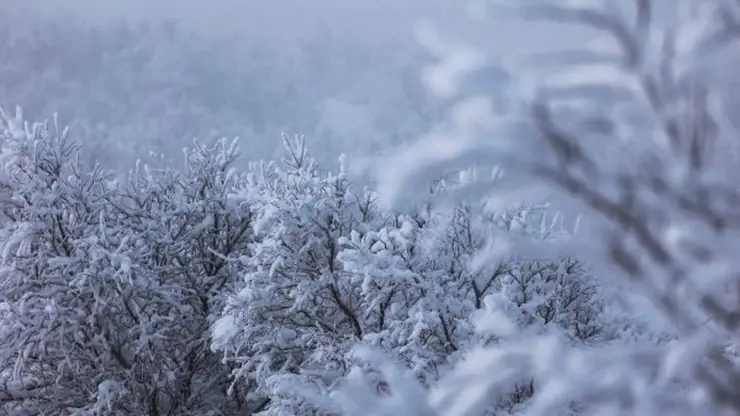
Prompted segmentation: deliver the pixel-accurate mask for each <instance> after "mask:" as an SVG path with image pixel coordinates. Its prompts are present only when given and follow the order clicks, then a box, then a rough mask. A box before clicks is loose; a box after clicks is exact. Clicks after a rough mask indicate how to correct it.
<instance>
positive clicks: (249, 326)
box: [213, 139, 606, 414]
mask: <svg viewBox="0 0 740 416" xmlns="http://www.w3.org/2000/svg"><path fill="white" fill-rule="evenodd" d="M304 146H305V144H304V142H303V140H302V139H298V140H297V141H289V140H287V139H286V149H287V151H288V154H289V157H288V158H286V159H284V160H283V162H282V164H281V165H275V164H269V165H266V166H263V167H262V169H261V170H260V173H259V175H253V176H251V178H250V180H249V185H248V186H247V188H246V189H245V192H244V194H243V195H242V198H243V200H244V201H248V202H247V203H249V204H251V206H253V207H254V209H255V211H256V212H257V215H256V218H255V224H256V225H255V227H256V229H257V232H256V235H255V238H256V241H255V243H254V244H253V245H252V246H251V249H250V252H251V256H250V257H249V258H247V259H245V261H246V263H247V265H248V266H247V267H248V268H249V270H248V272H247V273H246V276H245V278H244V288H243V289H241V290H240V291H239V292H238V293H237V294H235V295H234V296H232V297H231V298H230V300H229V301H228V305H227V307H226V308H225V309H224V316H223V317H222V318H221V319H219V320H218V321H217V322H216V323H215V325H214V328H213V335H214V343H213V347H214V349H216V350H219V351H223V352H224V353H225V359H226V362H228V363H234V364H235V365H236V366H237V369H236V370H235V373H234V375H235V377H236V378H237V380H247V382H248V383H250V384H251V385H253V386H254V387H255V388H256V389H255V390H253V391H254V395H251V396H250V397H249V399H250V401H251V402H253V403H258V404H261V405H264V408H263V411H264V413H265V414H285V413H291V414H314V413H316V412H318V413H319V414H325V413H326V412H328V413H332V412H333V411H338V410H337V409H334V408H333V407H332V405H331V404H327V402H326V400H323V399H321V397H325V396H327V395H328V394H329V393H330V392H332V391H334V390H335V389H336V388H337V386H339V385H341V384H342V383H343V382H344V379H345V377H346V376H349V375H350V368H351V365H353V364H357V362H356V361H354V360H353V359H352V358H351V356H350V352H351V350H352V348H353V347H354V346H355V345H356V344H357V343H362V344H366V345H370V346H374V347H375V348H379V349H381V350H382V351H384V352H385V353H386V354H389V355H390V356H393V357H394V358H395V359H397V360H399V361H400V362H401V363H402V364H403V366H404V368H405V370H404V371H406V372H408V374H409V375H410V376H411V377H412V378H414V380H415V381H419V382H421V383H422V384H423V385H424V386H426V387H429V386H431V385H434V383H435V382H436V381H437V380H438V379H439V378H440V377H442V376H444V375H445V374H446V373H447V372H448V371H449V370H450V368H451V366H452V365H454V364H455V363H456V362H457V361H459V360H460V359H462V358H463V357H464V356H465V354H466V353H467V351H468V350H469V348H470V347H472V346H475V345H481V344H484V343H490V342H493V341H494V340H493V339H491V338H490V337H485V336H484V337H479V336H477V335H476V334H475V332H474V325H473V320H472V316H473V315H474V313H476V311H477V310H480V309H481V308H483V306H484V300H485V298H486V297H487V296H490V295H493V294H498V295H499V296H500V297H501V299H503V300H504V301H503V302H504V303H503V304H502V305H503V307H505V310H506V313H508V314H509V315H510V316H511V317H512V318H513V319H518V320H519V323H520V325H521V327H522V328H531V329H532V330H533V331H535V332H537V331H541V330H543V329H546V328H548V327H550V326H554V327H555V328H557V331H559V332H563V333H566V334H568V335H569V336H570V337H571V339H572V340H574V341H578V342H582V341H589V342H595V341H597V340H599V336H602V335H605V333H606V331H605V330H604V329H605V327H606V325H605V324H604V323H603V322H602V321H601V320H600V315H601V312H602V305H601V303H600V298H599V297H598V294H597V290H596V288H595V286H594V281H593V279H592V278H591V276H590V274H589V273H587V272H586V269H585V268H584V267H583V266H582V265H581V264H580V263H579V262H578V261H576V260H575V259H570V258H564V259H559V258H553V259H537V258H532V257H522V258H511V259H506V260H505V261H502V262H499V263H491V264H490V265H487V266H482V267H477V268H472V267H471V265H470V264H469V262H470V261H471V260H473V257H474V256H475V254H476V253H477V252H478V251H479V250H482V249H484V248H485V247H486V244H488V242H489V240H490V239H491V237H492V236H494V235H496V234H497V233H512V234H513V233H517V234H518V235H520V236H521V237H522V238H545V237H546V236H547V234H548V227H547V226H544V225H543V224H541V223H537V224H535V223H534V221H533V218H534V217H536V215H537V214H538V211H537V210H536V209H534V208H531V209H529V212H526V211H525V209H524V208H519V209H516V210H511V211H507V212H505V213H503V214H502V215H490V214H488V212H487V211H485V210H484V209H483V208H482V207H481V206H480V205H479V204H476V205H475V206H472V205H465V204H462V205H459V206H456V207H454V209H452V210H444V209H437V208H435V207H434V206H433V204H420V205H419V207H417V208H416V209H414V210H409V211H408V212H401V211H397V212H381V211H379V210H378V209H377V208H376V207H375V202H374V201H375V198H376V196H375V195H374V194H373V193H372V192H367V191H365V192H364V193H362V194H360V193H356V192H355V191H354V190H353V188H352V186H351V184H350V182H349V181H348V179H347V178H346V176H345V174H344V169H345V167H344V166H342V167H341V168H340V172H339V174H337V175H332V174H329V175H323V174H321V173H320V170H319V168H318V167H317V166H316V165H315V164H314V163H313V160H311V159H309V158H308V156H307V154H306V150H305V147H304ZM435 192H438V191H435ZM541 219H544V217H541ZM535 230H536V232H535ZM550 230H551V231H552V227H550ZM377 370H378V369H377V368H373V367H372V366H370V367H364V369H363V372H364V373H365V374H367V375H371V374H377ZM385 383H386V382H385V381H384V380H383V378H382V377H381V378H377V379H375V380H374V389H375V391H376V393H377V392H383V391H384V389H385V387H384V386H385ZM520 383H524V384H522V386H524V385H528V386H529V387H528V388H529V389H530V390H531V388H532V387H531V380H530V379H528V378H527V377H522V380H516V382H512V384H511V385H510V387H511V390H510V391H506V392H503V393H502V395H501V396H500V397H498V398H491V401H490V403H489V405H490V406H489V407H492V408H493V407H494V406H496V405H499V407H500V406H502V405H507V403H508V406H510V407H511V406H513V405H515V404H516V403H518V402H521V401H523V400H524V397H523V396H522V395H525V389H523V387H521V386H520V385H519V384H520ZM512 393H513V394H519V395H520V396H522V397H519V398H516V397H515V396H513V395H512ZM499 402H500V403H499ZM326 406H328V407H326Z"/></svg>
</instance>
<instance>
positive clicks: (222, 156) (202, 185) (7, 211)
mask: <svg viewBox="0 0 740 416" xmlns="http://www.w3.org/2000/svg"><path fill="white" fill-rule="evenodd" d="M3 115H4V120H3V128H2V135H1V136H2V137H1V138H2V142H3V147H2V157H3V159H2V162H3V165H2V167H3V169H2V178H1V179H2V192H3V198H2V210H3V218H2V224H1V226H0V230H1V232H2V234H3V238H2V247H3V250H2V252H3V257H2V263H0V264H1V266H2V280H1V286H0V287H1V288H2V289H1V290H0V305H2V314H1V315H0V317H1V319H0V332H1V333H2V337H3V340H4V344H3V348H2V350H1V351H0V365H1V366H2V368H1V369H0V375H1V376H0V377H1V379H2V385H3V388H2V390H0V401H1V402H2V406H3V410H4V411H6V412H8V413H9V414H18V415H25V414H78V415H85V414H91V415H92V414H106V415H109V414H110V415H115V414H152V415H156V414H160V415H164V414H199V415H202V414H224V413H227V414H230V413H233V412H236V411H238V410H239V409H241V408H244V403H243V401H242V400H241V397H237V396H233V397H229V396H228V395H227V389H228V387H229V384H230V383H231V380H229V374H230V369H229V368H228V367H223V366H221V365H220V364H219V359H220V356H217V355H215V354H213V353H212V352H211V351H210V349H209V348H208V344H209V332H208V328H209V326H210V324H211V316H212V313H213V311H218V310H220V308H221V305H222V303H221V297H220V291H221V290H223V289H224V288H226V287H229V286H230V284H231V282H232V281H233V279H234V278H233V276H237V275H239V273H238V272H237V270H235V269H234V267H235V266H234V265H238V262H235V261H234V260H235V258H236V257H237V256H239V255H242V254H244V253H245V250H246V243H247V242H248V241H249V239H250V237H251V221H252V216H251V213H250V210H249V209H248V207H245V206H243V205H239V204H234V203H232V201H231V200H230V198H229V196H230V194H231V193H232V192H235V191H236V189H237V188H238V186H239V183H240V182H239V177H238V176H235V175H233V174H232V172H231V170H230V166H229V165H230V164H231V163H232V162H233V160H234V157H235V148H234V147H233V146H228V145H227V143H226V142H220V143H219V144H218V145H217V146H216V147H212V148H208V147H204V146H199V145H197V144H196V148H195V149H194V150H193V151H192V152H190V153H188V155H187V161H186V166H187V170H186V171H185V172H182V173H178V172H176V171H173V170H171V169H167V168H165V167H161V168H160V169H155V168H153V167H148V166H143V165H142V166H139V167H138V168H137V169H136V170H135V171H134V172H132V175H131V177H130V180H129V181H128V182H127V183H119V182H115V181H111V180H109V179H108V178H107V177H106V175H104V172H103V170H102V169H101V168H96V169H94V170H92V171H90V172H86V171H85V170H84V169H83V168H82V166H81V164H80V161H79V157H78V153H77V151H78V147H79V145H78V144H77V143H75V142H74V141H73V140H71V139H70V138H69V137H68V133H67V130H66V129H62V128H61V127H60V125H59V124H58V123H57V122H56V120H55V122H54V123H53V124H51V125H49V124H48V123H36V124H29V123H26V122H24V121H23V119H22V117H21V116H20V114H18V116H17V117H9V116H7V115H5V114H3ZM239 388H242V386H241V385H240V386H239Z"/></svg>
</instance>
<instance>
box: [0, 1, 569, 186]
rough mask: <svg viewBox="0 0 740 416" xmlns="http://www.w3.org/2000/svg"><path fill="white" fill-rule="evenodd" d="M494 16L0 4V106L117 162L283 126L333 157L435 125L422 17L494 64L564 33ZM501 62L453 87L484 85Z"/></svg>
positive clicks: (236, 5)
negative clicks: (54, 127) (60, 129)
mask: <svg viewBox="0 0 740 416" xmlns="http://www.w3.org/2000/svg"><path fill="white" fill-rule="evenodd" d="M495 17H496V16H494V19H486V20H481V19H476V18H475V7H465V6H464V5H463V4H461V3H459V2H451V1H443V0H432V1H430V0H404V1H393V0H379V1H372V2H347V1H340V0H319V1H311V2H304V1H299V0H270V1H257V0H241V1H239V0H211V1H195V0H187V1H169V0H155V1H140V0H127V1H122V0H115V1H106V2H100V1H86V0H76V1H66V2H57V1H50V0H46V1H44V0H26V1H23V2H20V1H12V0H2V1H0V39H2V42H0V105H2V106H3V107H5V108H6V109H10V110H12V109H13V107H15V106H16V105H20V106H22V107H23V109H24V112H25V114H26V117H27V119H38V118H47V117H51V115H52V114H53V113H55V112H57V113H59V115H60V118H61V120H62V121H63V122H64V123H66V124H70V125H71V128H72V132H73V134H74V135H75V136H76V137H77V138H80V139H82V140H83V142H84V143H85V144H86V149H85V157H87V158H89V160H90V161H99V162H102V163H104V164H105V165H106V166H108V167H111V168H114V169H117V170H124V171H125V170H127V169H128V168H129V167H130V166H131V165H132V163H133V161H134V160H135V159H136V158H139V157H145V156H147V154H148V153H149V152H150V151H153V152H155V153H162V154H165V155H166V156H167V157H168V158H171V159H172V160H173V163H178V162H180V159H181V156H180V155H181V150H182V148H183V147H186V146H189V145H190V144H191V143H192V139H193V138H194V137H198V138H200V139H203V140H212V139H215V138H219V137H222V136H228V137H233V136H239V137H240V138H241V145H242V149H243V153H244V154H245V157H246V158H247V159H249V160H256V159H262V158H271V157H273V156H274V155H275V152H276V149H278V148H279V146H280V134H281V133H283V132H284V133H288V134H291V135H292V134H304V135H305V136H306V137H307V140H308V143H309V145H310V149H311V151H312V152H313V154H314V155H315V156H316V157H317V158H318V159H319V161H320V162H322V163H324V164H330V165H331V164H334V163H335V161H336V158H337V156H338V155H339V154H340V153H347V154H349V155H350V156H357V155H367V154H378V153H379V152H382V151H383V150H384V149H387V148H388V147H389V146H390V145H395V144H398V143H400V142H404V141H410V140H414V139H415V138H416V137H418V136H419V135H421V134H423V133H424V132H426V131H428V130H429V129H430V128H431V127H432V126H434V125H435V124H436V123H437V122H438V121H439V120H440V116H441V114H442V113H443V112H444V111H445V106H446V104H447V103H446V102H444V100H439V99H437V98H434V97H432V96H431V95H430V94H429V92H428V90H427V88H426V85H425V84H424V81H423V76H422V75H423V71H424V68H426V67H427V66H429V65H430V64H433V63H434V62H435V60H437V59H439V57H437V56H434V53H433V51H430V50H429V49H428V48H427V47H426V46H425V45H423V44H422V43H420V41H419V36H418V32H419V30H418V29H419V27H421V26H420V25H422V24H427V25H432V27H434V28H436V30H438V31H439V32H440V33H442V34H444V35H445V36H448V37H450V38H452V39H455V40H458V41H460V42H463V43H464V42H466V41H472V40H475V42H474V43H475V44H476V45H478V46H480V45H481V44H483V45H484V46H485V47H486V48H490V49H489V50H488V51H486V52H487V56H492V57H494V58H495V57H496V56H499V55H501V53H500V52H507V53H508V54H509V55H510V54H511V53H512V51H513V52H516V50H517V49H522V50H523V49H526V48H529V49H531V48H537V47H541V46H547V42H549V44H550V45H553V44H555V45H558V44H563V42H568V41H569V40H570V41H572V40H573V39H577V37H574V36H573V34H571V33H567V32H565V31H564V32H562V38H560V39H553V37H552V36H551V34H550V36H548V37H547V42H544V43H543V38H542V37H541V36H540V37H538V36H537V34H536V33H534V32H533V31H531V30H526V31H524V30H521V29H518V28H517V26H516V25H515V24H512V23H507V20H506V19H505V18H499V19H496V18H495ZM481 40H484V41H483V42H481ZM499 64H500V63H499V62H495V61H492V62H488V63H486V64H484V65H483V66H482V68H481V69H480V70H478V71H476V73H475V74H473V76H471V77H469V79H467V80H466V81H465V85H464V86H463V87H464V90H465V91H468V92H473V91H474V92H476V93H484V94H490V95H495V92H496V90H497V89H498V88H499V87H500V86H501V85H502V84H503V83H505V82H506V79H507V77H506V74H505V73H504V72H503V71H501V70H500V69H497V68H498V66H499ZM327 167H331V166H327Z"/></svg>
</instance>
